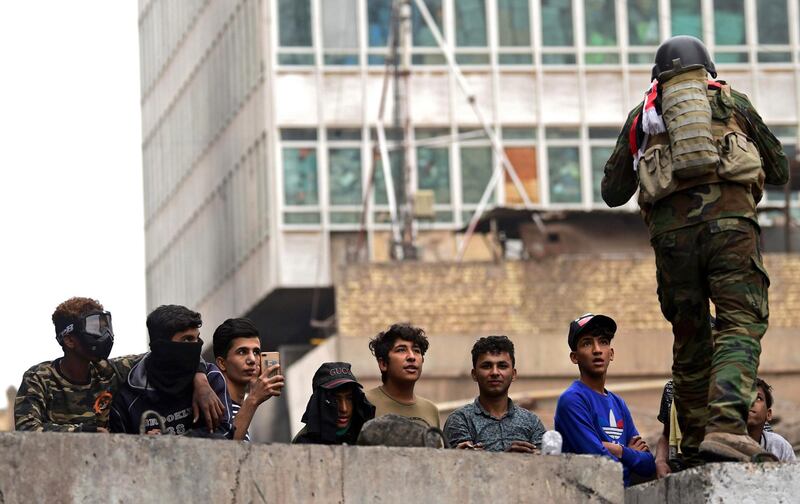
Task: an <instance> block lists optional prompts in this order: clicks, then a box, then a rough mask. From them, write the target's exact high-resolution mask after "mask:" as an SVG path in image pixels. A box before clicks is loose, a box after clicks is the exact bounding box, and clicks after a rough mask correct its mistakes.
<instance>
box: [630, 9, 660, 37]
mask: <svg viewBox="0 0 800 504" xmlns="http://www.w3.org/2000/svg"><path fill="white" fill-rule="evenodd" d="M660 38H661V37H659V34H658V0H628V41H629V42H630V45H658V43H659V41H660Z"/></svg>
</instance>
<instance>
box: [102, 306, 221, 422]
mask: <svg viewBox="0 0 800 504" xmlns="http://www.w3.org/2000/svg"><path fill="white" fill-rule="evenodd" d="M202 324H203V322H202V319H201V318H200V314H199V313H197V312H194V311H192V310H189V309H188V308H186V307H184V306H178V305H164V306H159V307H158V308H156V309H155V310H153V312H152V313H151V314H150V315H148V316H147V331H148V333H149V335H150V353H148V354H146V355H145V356H144V358H142V359H141V360H140V361H139V362H138V363H136V365H135V366H134V367H133V369H131V372H130V374H129V375H128V379H127V380H126V382H125V383H124V384H123V385H122V386H121V387H120V390H119V392H118V393H117V394H116V395H115V396H114V401H113V403H112V406H111V419H110V425H111V431H112V432H125V433H129V434H137V433H140V432H143V433H147V434H158V433H165V434H177V435H184V434H191V435H205V436H208V435H210V436H211V437H227V438H230V437H232V428H231V420H230V418H231V414H230V405H231V399H230V395H229V394H228V390H227V387H226V384H225V378H224V377H223V376H222V373H221V372H220V371H219V369H218V368H217V367H216V366H214V365H213V364H201V361H200V351H201V350H202V348H203V341H202V340H201V339H200V326H201V325H202ZM198 366H199V367H200V368H203V367H204V366H205V372H206V376H207V377H208V383H209V385H210V386H211V388H212V389H213V390H214V392H215V393H216V394H217V397H218V398H219V400H220V401H221V402H222V404H223V405H224V411H223V412H222V416H221V418H220V422H219V427H218V428H217V429H216V430H215V431H214V432H211V433H209V432H208V429H207V428H205V427H204V425H202V424H200V423H198V422H195V421H194V418H195V415H193V412H192V391H193V385H192V381H193V378H194V374H195V372H196V371H197V370H198ZM148 412H155V414H152V413H150V414H147V415H145V413H148ZM162 423H163V425H161V424H162Z"/></svg>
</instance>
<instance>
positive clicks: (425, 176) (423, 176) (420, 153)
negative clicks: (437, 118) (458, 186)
mask: <svg viewBox="0 0 800 504" xmlns="http://www.w3.org/2000/svg"><path fill="white" fill-rule="evenodd" d="M441 133H442V132H441V131H437V130H430V131H426V130H419V131H417V133H416V135H417V137H418V138H423V137H436V136H440V135H441ZM448 133H449V132H448ZM417 187H419V188H420V189H431V190H433V193H434V198H435V200H436V203H437V204H449V203H450V151H449V150H448V149H447V147H436V148H433V147H417Z"/></svg>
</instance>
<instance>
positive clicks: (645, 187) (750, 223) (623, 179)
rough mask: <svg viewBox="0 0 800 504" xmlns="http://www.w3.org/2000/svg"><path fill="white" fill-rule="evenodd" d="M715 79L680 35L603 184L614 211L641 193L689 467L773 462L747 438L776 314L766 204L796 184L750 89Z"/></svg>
mask: <svg viewBox="0 0 800 504" xmlns="http://www.w3.org/2000/svg"><path fill="white" fill-rule="evenodd" d="M709 75H710V77H711V78H716V76H717V72H716V68H715V66H714V62H713V61H712V60H711V56H710V55H709V53H708V50H707V49H706V47H705V46H704V45H703V43H702V42H701V41H700V40H699V39H697V38H695V37H690V36H686V35H680V36H676V37H672V38H670V39H668V40H666V41H665V42H664V43H662V44H661V46H659V48H658V50H657V51H656V57H655V65H654V66H653V72H652V76H651V83H650V88H649V89H648V91H647V92H646V93H645V97H644V101H643V103H642V104H641V105H638V106H637V107H636V108H634V109H633V110H632V111H631V112H630V114H629V115H628V119H627V121H626V123H625V125H624V126H623V128H622V132H621V133H620V136H619V139H618V140H617V145H616V147H615V149H614V152H613V153H612V155H611V157H610V158H609V160H608V162H607V163H606V166H605V174H604V177H603V181H602V185H601V189H602V195H603V199H604V200H605V202H606V203H607V204H608V205H609V206H611V207H616V206H620V205H624V204H625V203H627V201H628V200H629V199H630V198H631V196H633V194H634V193H635V192H636V190H637V189H638V190H639V198H638V200H639V201H638V202H639V207H640V208H641V212H642V216H643V217H644V220H645V222H646V224H647V226H648V228H649V231H650V243H651V245H652V247H653V251H654V252H655V263H656V279H657V281H658V299H659V302H660V303H661V311H662V313H663V315H664V317H665V318H666V319H667V320H669V322H670V323H671V324H672V332H673V335H674V344H673V363H672V376H673V380H674V394H675V407H676V411H677V416H678V424H679V425H680V430H681V433H682V435H683V438H682V440H681V451H682V453H683V457H684V460H685V462H686V463H687V464H688V465H689V466H694V465H698V464H701V463H703V462H704V461H706V460H733V461H768V460H774V456H772V455H771V454H770V453H768V452H766V450H764V449H763V448H761V446H759V445H758V443H756V442H755V441H753V440H752V439H750V438H748V436H747V417H748V411H749V408H750V405H751V404H752V403H753V399H754V398H755V379H756V373H757V370H758V364H759V357H760V354H761V337H762V336H763V335H764V332H765V331H766V329H767V324H768V320H769V306H768V301H767V288H768V287H769V277H768V276H767V272H766V270H765V269H764V264H763V261H762V257H761V251H760V246H759V233H760V228H759V225H758V216H757V214H756V204H757V203H758V201H759V200H760V199H761V196H762V194H763V192H764V184H765V183H767V184H774V185H782V184H785V183H786V182H787V180H788V166H787V160H786V156H785V155H784V153H783V150H782V148H781V144H780V142H779V141H778V140H777V139H776V138H775V136H774V135H773V134H772V133H771V132H770V131H769V129H768V128H767V127H766V125H765V124H764V122H763V121H762V119H761V117H760V116H759V115H758V113H757V112H756V110H755V108H754V107H753V105H752V104H751V103H750V100H749V99H748V98H747V96H745V95H744V94H742V93H739V92H737V91H735V90H733V89H731V87H730V86H729V85H728V84H727V83H725V81H722V80H710V79H709ZM709 301H711V302H713V303H714V305H715V310H716V327H714V328H712V327H711V325H710V323H709Z"/></svg>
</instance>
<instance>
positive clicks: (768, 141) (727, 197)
mask: <svg viewBox="0 0 800 504" xmlns="http://www.w3.org/2000/svg"><path fill="white" fill-rule="evenodd" d="M720 82H722V81H720ZM731 97H732V98H733V100H732V102H733V103H730V102H727V101H725V100H723V99H721V98H718V99H717V100H715V101H712V103H711V110H712V115H713V116H714V118H715V119H726V118H727V117H730V115H731V114H735V116H736V118H737V119H738V122H740V123H741V124H742V125H743V127H744V128H745V131H746V132H747V134H748V135H749V136H750V138H752V139H753V141H754V142H755V143H756V146H757V147H758V151H759V154H760V155H761V158H762V161H763V169H764V174H765V176H766V183H767V184H772V185H782V184H785V183H786V182H787V181H788V180H789V165H788V161H787V159H786V155H785V154H784V152H783V148H782V147H781V143H780V142H779V141H778V139H777V138H775V135H773V134H772V132H771V131H770V130H769V128H767V126H766V125H765V124H764V121H763V120H762V119H761V117H760V116H759V115H758V112H756V110H755V108H754V107H753V105H752V104H751V103H750V100H749V99H748V98H747V96H746V95H744V94H742V93H739V92H737V91H734V90H731ZM641 110H642V105H641V104H640V105H638V106H636V107H635V108H634V109H633V110H631V112H630V113H629V114H628V118H627V120H626V121H625V125H624V126H623V127H622V131H621V132H620V135H619V137H618V138H617V144H616V146H615V148H614V151H613V152H612V154H611V157H610V158H609V159H608V161H607V162H606V165H605V169H604V176H603V181H602V184H601V191H602V195H603V200H604V201H605V202H606V203H607V204H608V206H610V207H617V206H620V205H624V204H625V203H627V202H628V200H630V198H631V196H633V195H634V193H636V189H637V188H638V186H639V180H638V177H637V174H636V172H635V171H634V169H633V155H632V154H631V148H630V140H629V139H630V136H631V128H632V125H633V124H634V120H635V119H636V117H637V116H638V115H639V114H640V112H641ZM639 122H641V121H639ZM639 133H641V132H639ZM755 205H756V201H755V200H754V198H753V196H752V194H751V193H750V191H749V190H748V189H747V188H746V187H744V186H741V185H738V184H734V183H718V184H705V185H698V186H694V187H691V188H689V189H685V190H683V191H679V192H676V193H674V194H672V195H670V196H667V197H666V198H664V199H663V200H660V201H658V202H656V203H655V204H654V205H642V208H641V210H642V216H643V217H644V220H645V222H646V223H647V226H648V228H649V230H650V237H651V238H653V237H655V236H658V235H659V234H661V233H664V232H667V231H672V230H674V229H679V228H682V227H687V226H692V225H694V224H698V223H700V222H706V221H710V220H715V219H722V218H727V217H739V218H745V219H749V220H752V221H753V222H754V223H755V224H756V225H758V219H757V215H756V208H755Z"/></svg>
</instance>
